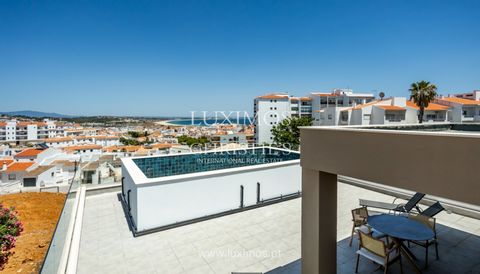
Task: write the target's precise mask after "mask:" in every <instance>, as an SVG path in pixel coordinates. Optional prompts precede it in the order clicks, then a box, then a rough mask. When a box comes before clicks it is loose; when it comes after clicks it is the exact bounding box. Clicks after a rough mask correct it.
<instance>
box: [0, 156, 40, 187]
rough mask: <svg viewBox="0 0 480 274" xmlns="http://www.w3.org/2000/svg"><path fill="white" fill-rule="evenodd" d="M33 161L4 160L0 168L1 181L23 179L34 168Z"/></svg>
mask: <svg viewBox="0 0 480 274" xmlns="http://www.w3.org/2000/svg"><path fill="white" fill-rule="evenodd" d="M34 164H35V163H33V162H10V164H8V162H7V161H3V163H2V169H1V170H0V181H1V182H2V183H8V182H15V181H18V180H21V179H22V178H23V175H25V174H26V173H27V172H28V171H29V170H31V169H32V168H34V167H35V166H34Z"/></svg>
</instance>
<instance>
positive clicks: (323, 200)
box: [302, 168, 337, 274]
mask: <svg viewBox="0 0 480 274" xmlns="http://www.w3.org/2000/svg"><path fill="white" fill-rule="evenodd" d="M336 272H337V175H336V174H331V173H326V172H322V171H318V170H312V169H307V168H302V273H303V274H323V273H325V274H331V273H336Z"/></svg>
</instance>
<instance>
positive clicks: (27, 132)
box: [0, 119, 64, 142]
mask: <svg viewBox="0 0 480 274" xmlns="http://www.w3.org/2000/svg"><path fill="white" fill-rule="evenodd" d="M63 134H64V125H63V124H62V125H58V126H57V125H56V122H55V121H52V120H48V119H45V120H43V122H34V121H17V120H9V121H4V122H0V141H6V142H25V141H35V140H38V139H45V138H54V137H56V136H63Z"/></svg>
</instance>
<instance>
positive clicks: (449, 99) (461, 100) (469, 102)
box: [438, 97, 480, 106]
mask: <svg viewBox="0 0 480 274" xmlns="http://www.w3.org/2000/svg"><path fill="white" fill-rule="evenodd" d="M438 100H440V101H447V102H451V103H457V104H462V105H468V106H477V105H480V101H476V100H471V99H464V98H457V97H444V98H441V99H438Z"/></svg>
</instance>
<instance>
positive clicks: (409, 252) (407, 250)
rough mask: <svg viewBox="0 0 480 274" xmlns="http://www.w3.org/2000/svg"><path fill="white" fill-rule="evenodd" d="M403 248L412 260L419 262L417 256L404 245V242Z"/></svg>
mask: <svg viewBox="0 0 480 274" xmlns="http://www.w3.org/2000/svg"><path fill="white" fill-rule="evenodd" d="M401 247H403V249H404V250H405V252H407V253H408V255H409V256H410V257H411V258H412V259H414V260H415V261H418V259H417V256H415V254H413V253H412V251H410V249H409V248H408V247H407V246H406V245H405V244H404V243H403V241H402V243H401Z"/></svg>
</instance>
